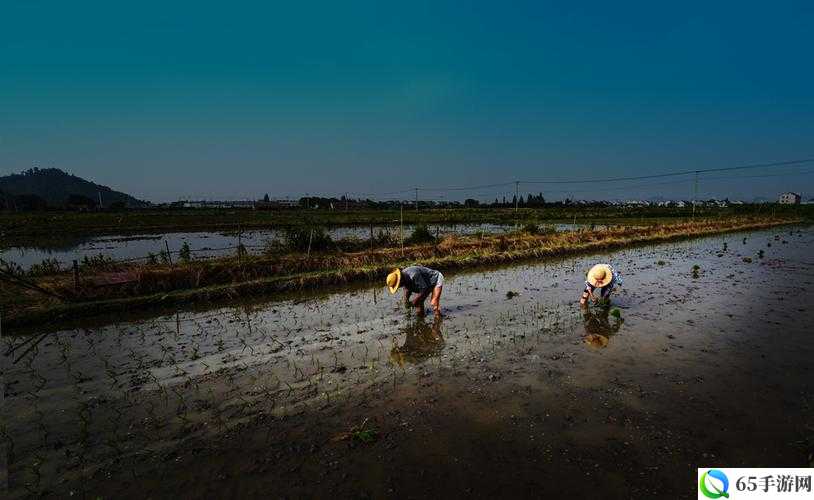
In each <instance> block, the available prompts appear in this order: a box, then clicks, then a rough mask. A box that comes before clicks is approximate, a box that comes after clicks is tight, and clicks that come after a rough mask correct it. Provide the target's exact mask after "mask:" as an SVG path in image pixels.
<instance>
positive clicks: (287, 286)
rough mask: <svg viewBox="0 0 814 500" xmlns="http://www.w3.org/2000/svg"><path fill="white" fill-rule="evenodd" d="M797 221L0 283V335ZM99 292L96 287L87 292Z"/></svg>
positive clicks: (524, 237) (466, 240) (714, 223)
mask: <svg viewBox="0 0 814 500" xmlns="http://www.w3.org/2000/svg"><path fill="white" fill-rule="evenodd" d="M794 222H800V219H791V218H782V219H781V218H769V217H764V218H744V217H739V218H728V219H723V220H721V219H716V220H705V221H701V220H699V221H696V222H681V223H672V224H653V225H650V226H646V227H638V228H631V227H611V228H608V229H603V230H593V231H589V230H584V231H579V232H564V233H547V234H533V233H529V232H517V233H513V234H509V235H503V236H487V235H479V236H469V237H447V238H443V239H441V240H439V241H433V242H429V243H423V244H415V245H410V246H407V247H405V248H404V251H403V252H402V250H401V249H400V248H399V247H389V248H379V249H374V250H364V251H354V252H342V251H338V250H336V249H335V248H334V249H326V250H323V251H320V252H313V253H311V255H306V254H305V252H297V253H291V252H287V253H285V252H276V253H271V254H268V255H261V256H247V255H243V256H241V257H240V258H239V259H238V258H237V257H227V258H221V259H215V260H205V261H196V260H191V261H188V262H184V263H176V264H175V265H168V264H151V265H145V264H132V265H122V264H110V265H109V266H107V267H104V266H102V267H101V268H100V269H99V270H98V271H96V273H95V274H93V273H90V274H89V273H83V276H82V277H81V280H80V286H79V288H78V289H75V287H74V282H73V277H72V275H71V274H65V273H62V274H55V275H44V276H39V277H29V278H28V279H31V280H33V281H34V282H35V283H36V284H37V285H38V286H40V287H42V288H44V289H47V290H49V291H51V292H53V293H55V294H58V295H61V296H63V297H65V300H59V299H56V298H53V297H49V296H46V295H44V294H42V293H40V292H35V291H31V290H23V289H18V288H16V287H13V286H9V285H8V284H4V287H3V291H2V292H0V305H2V309H3V318H4V323H5V328H8V327H15V326H22V325H36V324H41V323H44V322H48V321H58V320H60V319H68V318H70V319H76V318H79V317H86V316H92V315H95V314H101V313H106V312H115V311H131V310H135V309H148V308H151V307H161V306H168V305H173V304H191V303H194V302H201V301H209V300H216V299H228V298H235V297H242V296H248V295H257V294H261V293H285V292H291V291H295V290H303V289H312V288H318V287H321V286H327V285H337V284H345V283H351V282H365V281H376V280H381V279H383V276H384V274H385V273H386V272H387V271H388V270H389V269H391V268H392V267H394V266H404V265H409V264H411V263H415V262H420V263H422V264H424V265H427V266H431V267H435V268H438V269H441V270H444V271H452V270H455V269H459V268H471V267H473V266H478V265H493V264H503V263H510V262H516V261H520V260H525V259H533V258H550V257H557V256H563V255H569V254H575V253H585V252H592V251H598V250H607V249H614V248H621V247H624V246H630V245H636V244H644V243H659V242H665V241H671V240H677V239H683V238H692V237H699V236H706V235H712V234H718V233H725V232H732V231H743V230H754V229H763V228H768V227H772V226H777V225H782V224H789V223H794ZM111 275H117V276H122V275H124V276H127V277H128V279H129V281H128V282H126V283H121V284H116V285H106V286H99V285H98V282H99V280H100V279H101V280H102V281H103V280H104V278H105V276H111ZM94 282H96V283H97V284H96V285H94V284H93V283H94Z"/></svg>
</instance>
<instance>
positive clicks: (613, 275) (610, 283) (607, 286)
mask: <svg viewBox="0 0 814 500" xmlns="http://www.w3.org/2000/svg"><path fill="white" fill-rule="evenodd" d="M617 286H622V277H621V276H619V273H618V272H616V270H614V269H613V268H612V267H611V266H610V265H608V264H597V265H595V266H594V267H592V268H591V270H590V271H588V276H587V278H586V279H585V291H584V292H582V298H581V299H579V304H580V305H581V306H584V305H586V304H587V303H588V299H589V298H590V299H591V300H592V301H593V302H599V301H600V300H602V301H603V302H605V301H609V300H610V296H611V292H613V289H614V287H617ZM597 288H598V289H599V297H596V296H594V292H595V291H596V289H597Z"/></svg>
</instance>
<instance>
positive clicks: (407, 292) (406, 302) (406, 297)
mask: <svg viewBox="0 0 814 500" xmlns="http://www.w3.org/2000/svg"><path fill="white" fill-rule="evenodd" d="M412 293H413V292H411V291H410V290H407V289H406V288H405V289H404V305H405V306H409V305H410V295H412Z"/></svg>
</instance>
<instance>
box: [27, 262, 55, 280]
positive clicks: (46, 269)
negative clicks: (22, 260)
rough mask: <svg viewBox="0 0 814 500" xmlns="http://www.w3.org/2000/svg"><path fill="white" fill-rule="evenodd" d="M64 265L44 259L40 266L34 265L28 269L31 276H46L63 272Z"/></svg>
mask: <svg viewBox="0 0 814 500" xmlns="http://www.w3.org/2000/svg"><path fill="white" fill-rule="evenodd" d="M62 271H63V269H62V264H61V263H60V262H59V261H58V260H56V259H53V258H48V259H43V260H42V262H40V263H39V264H32V265H31V267H29V268H28V275H29V276H46V275H49V274H58V273H60V272H62Z"/></svg>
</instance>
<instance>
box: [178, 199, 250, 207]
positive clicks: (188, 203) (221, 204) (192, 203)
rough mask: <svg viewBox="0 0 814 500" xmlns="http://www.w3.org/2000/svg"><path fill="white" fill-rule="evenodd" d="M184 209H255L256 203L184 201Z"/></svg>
mask: <svg viewBox="0 0 814 500" xmlns="http://www.w3.org/2000/svg"><path fill="white" fill-rule="evenodd" d="M182 203H183V205H182V206H183V207H184V208H254V205H255V202H254V201H251V200H234V201H207V200H198V201H192V200H190V201H184V202H182Z"/></svg>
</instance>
